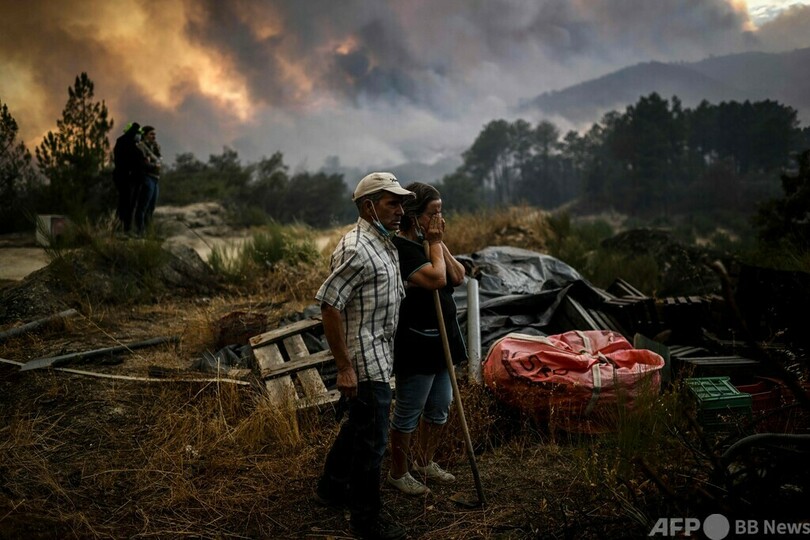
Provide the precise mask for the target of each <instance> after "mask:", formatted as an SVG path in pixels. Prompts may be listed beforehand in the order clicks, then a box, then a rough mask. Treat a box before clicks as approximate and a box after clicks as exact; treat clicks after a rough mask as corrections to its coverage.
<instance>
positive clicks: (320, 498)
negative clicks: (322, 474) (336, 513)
mask: <svg viewBox="0 0 810 540" xmlns="http://www.w3.org/2000/svg"><path fill="white" fill-rule="evenodd" d="M312 500H313V501H315V504H317V505H319V506H325V507H327V508H334V509H335V510H340V509H341V508H343V507H344V506H346V499H345V498H339V497H327V496H325V495H321V494H320V493H318V491H317V490H315V494H314V495H313V496H312Z"/></svg>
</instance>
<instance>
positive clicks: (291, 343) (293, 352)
mask: <svg viewBox="0 0 810 540" xmlns="http://www.w3.org/2000/svg"><path fill="white" fill-rule="evenodd" d="M284 348H285V349H287V355H288V356H289V357H290V361H294V360H296V359H298V358H306V357H308V356H309V351H308V350H307V346H306V344H305V343H304V338H302V337H301V334H296V335H294V336H290V337H288V338H286V339H284ZM297 376H298V381H299V382H300V383H301V387H302V388H303V389H304V396H305V397H307V398H314V397H316V396H319V395H321V394H325V393H326V385H325V384H324V383H323V379H321V374H320V373H318V370H317V369H315V368H307V369H305V370H303V371H300V372H298V374H297Z"/></svg>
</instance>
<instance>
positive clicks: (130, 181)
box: [113, 122, 144, 234]
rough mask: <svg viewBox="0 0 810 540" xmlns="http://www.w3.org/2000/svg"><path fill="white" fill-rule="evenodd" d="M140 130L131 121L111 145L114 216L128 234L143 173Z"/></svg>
mask: <svg viewBox="0 0 810 540" xmlns="http://www.w3.org/2000/svg"><path fill="white" fill-rule="evenodd" d="M140 130H141V126H140V124H138V123H137V122H132V123H131V124H129V125H128V126H127V127H126V129H124V134H123V135H121V136H120V137H118V138H117V139H116V140H115V146H114V147H113V161H114V164H115V168H114V169H113V182H114V183H115V188H116V189H117V190H118V207H117V209H116V217H117V218H118V222H119V223H120V225H121V228H122V229H123V232H124V233H125V234H129V232H130V229H131V228H132V213H133V211H134V210H135V202H136V200H137V196H138V188H139V186H140V184H141V176H142V174H143V167H144V157H143V153H142V152H141V151H140V150H139V149H138V142H139V141H140Z"/></svg>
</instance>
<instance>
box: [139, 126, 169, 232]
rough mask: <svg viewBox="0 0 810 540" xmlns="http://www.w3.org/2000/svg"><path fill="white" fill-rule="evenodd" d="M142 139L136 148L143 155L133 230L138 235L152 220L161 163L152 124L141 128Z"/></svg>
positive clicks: (158, 146) (158, 191)
mask: <svg viewBox="0 0 810 540" xmlns="http://www.w3.org/2000/svg"><path fill="white" fill-rule="evenodd" d="M141 135H142V139H141V141H140V142H139V143H138V148H139V149H140V151H141V153H142V154H143V156H144V171H143V180H142V182H141V186H140V188H139V190H138V200H137V203H136V205H135V230H136V231H137V233H138V236H143V235H144V234H145V233H146V228H147V227H148V226H149V224H150V223H151V222H152V214H154V212H155V204H157V198H158V194H159V193H160V187H159V183H158V181H159V180H160V168H161V166H162V165H163V162H162V159H161V155H160V145H158V143H157V133H156V132H155V128H154V127H152V126H144V127H143V129H141Z"/></svg>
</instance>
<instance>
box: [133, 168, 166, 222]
mask: <svg viewBox="0 0 810 540" xmlns="http://www.w3.org/2000/svg"><path fill="white" fill-rule="evenodd" d="M159 191H160V188H159V187H158V181H157V180H156V179H155V178H152V177H151V176H147V177H146V179H145V180H144V181H143V183H142V184H141V187H140V189H139V190H138V204H137V205H136V206H135V231H136V232H137V233H138V234H143V233H144V231H145V230H146V226H147V225H149V223H150V222H151V221H152V214H153V213H154V212H155V204H157V198H158V193H159Z"/></svg>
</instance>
